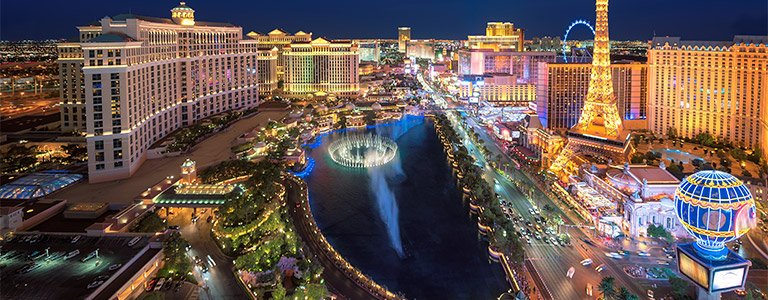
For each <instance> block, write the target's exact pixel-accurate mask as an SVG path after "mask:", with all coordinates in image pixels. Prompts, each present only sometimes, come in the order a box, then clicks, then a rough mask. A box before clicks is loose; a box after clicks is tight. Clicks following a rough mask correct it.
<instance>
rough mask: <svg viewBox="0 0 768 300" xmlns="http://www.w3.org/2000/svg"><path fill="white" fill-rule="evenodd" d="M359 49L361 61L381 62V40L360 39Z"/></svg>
mask: <svg viewBox="0 0 768 300" xmlns="http://www.w3.org/2000/svg"><path fill="white" fill-rule="evenodd" d="M356 44H357V49H358V51H359V52H360V61H361V62H363V61H369V62H375V63H376V64H378V63H379V58H380V56H381V50H380V49H379V42H377V41H358V42H356Z"/></svg>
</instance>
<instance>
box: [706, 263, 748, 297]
mask: <svg viewBox="0 0 768 300" xmlns="http://www.w3.org/2000/svg"><path fill="white" fill-rule="evenodd" d="M746 270H747V269H746V268H743V267H740V268H734V269H723V270H715V274H714V275H712V292H719V291H725V290H731V289H734V288H740V287H741V286H742V284H743V283H744V280H745V279H746V278H745V276H746V273H745V271H746Z"/></svg>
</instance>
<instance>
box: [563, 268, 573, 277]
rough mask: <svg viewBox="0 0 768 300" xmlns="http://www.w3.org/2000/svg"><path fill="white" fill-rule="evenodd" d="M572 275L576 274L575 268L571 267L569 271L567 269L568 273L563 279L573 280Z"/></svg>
mask: <svg viewBox="0 0 768 300" xmlns="http://www.w3.org/2000/svg"><path fill="white" fill-rule="evenodd" d="M574 273H576V268H574V267H571V268H570V269H568V272H567V273H565V277H568V278H573V274H574Z"/></svg>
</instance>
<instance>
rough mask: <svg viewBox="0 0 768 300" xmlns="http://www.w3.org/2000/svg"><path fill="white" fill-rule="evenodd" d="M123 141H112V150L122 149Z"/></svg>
mask: <svg viewBox="0 0 768 300" xmlns="http://www.w3.org/2000/svg"><path fill="white" fill-rule="evenodd" d="M122 147H123V139H112V148H122Z"/></svg>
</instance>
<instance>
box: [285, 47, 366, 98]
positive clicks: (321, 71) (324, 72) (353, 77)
mask: <svg viewBox="0 0 768 300" xmlns="http://www.w3.org/2000/svg"><path fill="white" fill-rule="evenodd" d="M284 50H285V52H284V53H283V58H284V59H285V84H284V87H283V90H284V91H285V93H287V94H290V95H292V96H294V97H305V96H308V95H310V94H314V93H317V92H323V93H325V94H334V95H336V96H337V97H347V98H356V97H357V96H358V93H359V89H360V79H359V75H358V72H359V69H358V67H359V58H358V55H359V53H358V50H357V46H355V45H353V44H352V43H351V42H350V41H346V40H345V41H330V40H326V39H324V38H317V39H315V40H314V41H312V42H308V43H306V42H305V43H292V44H290V45H288V46H287V47H285V49H284Z"/></svg>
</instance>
